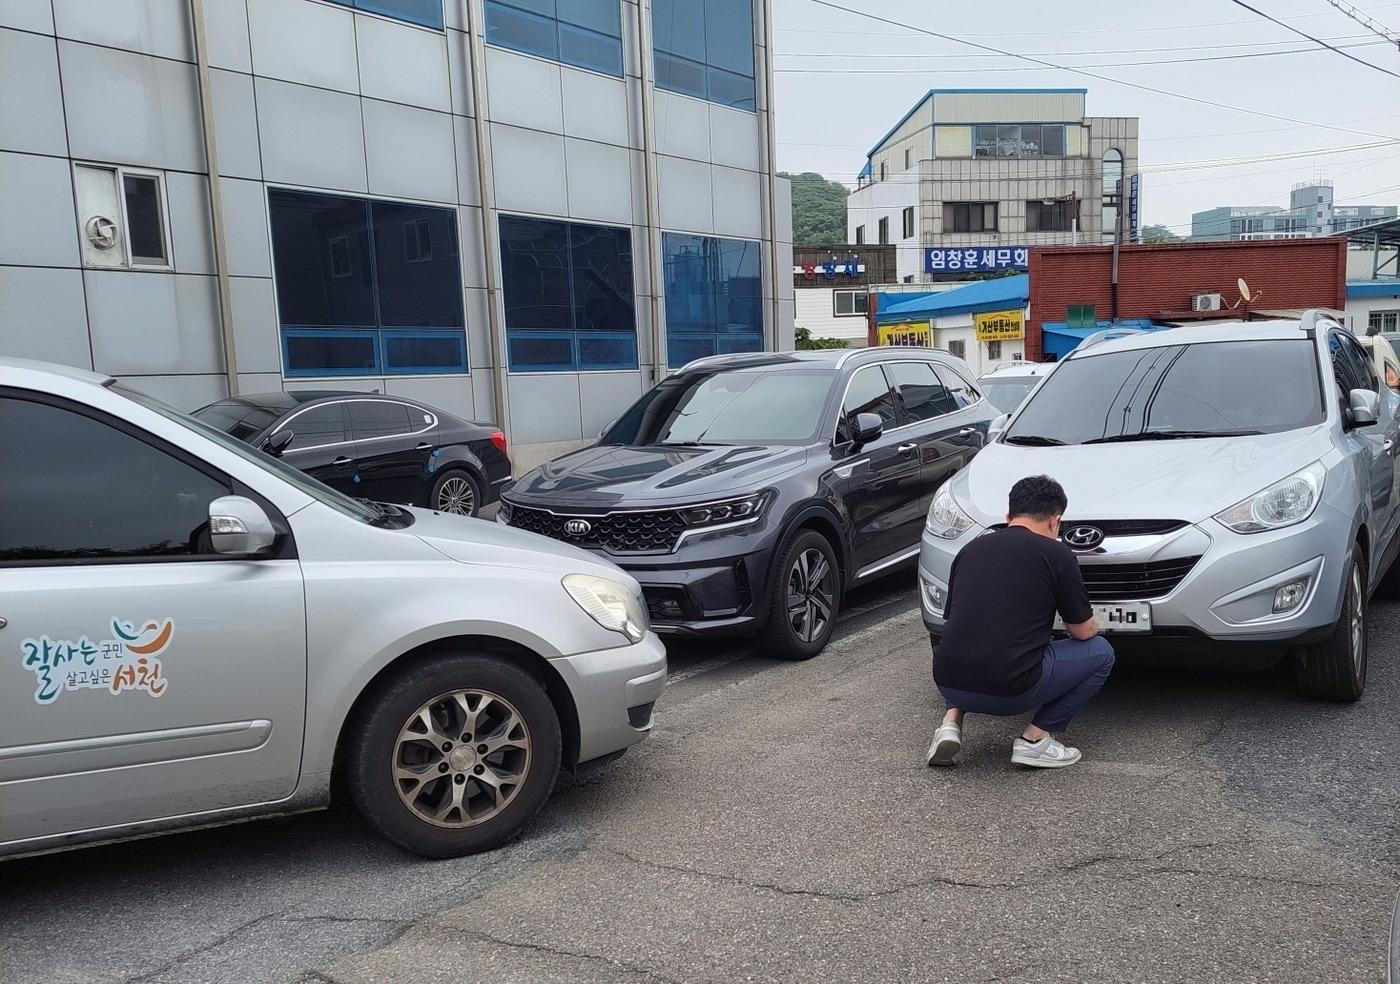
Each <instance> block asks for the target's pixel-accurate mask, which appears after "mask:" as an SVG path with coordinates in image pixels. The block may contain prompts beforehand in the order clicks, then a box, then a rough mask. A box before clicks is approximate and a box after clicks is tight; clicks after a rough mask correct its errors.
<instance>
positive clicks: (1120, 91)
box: [773, 0, 1400, 234]
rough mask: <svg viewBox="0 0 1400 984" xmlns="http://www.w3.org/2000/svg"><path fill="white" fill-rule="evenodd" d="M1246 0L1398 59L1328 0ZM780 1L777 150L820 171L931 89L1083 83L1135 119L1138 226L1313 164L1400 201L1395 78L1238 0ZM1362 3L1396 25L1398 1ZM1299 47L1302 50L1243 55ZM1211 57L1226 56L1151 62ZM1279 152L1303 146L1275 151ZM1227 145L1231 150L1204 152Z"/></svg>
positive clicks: (1265, 193)
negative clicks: (1007, 54) (989, 50)
mask: <svg viewBox="0 0 1400 984" xmlns="http://www.w3.org/2000/svg"><path fill="white" fill-rule="evenodd" d="M1249 2H1250V4H1251V6H1253V7H1256V8H1258V9H1259V10H1262V11H1264V12H1266V13H1269V14H1271V15H1273V16H1274V17H1277V18H1279V19H1280V20H1284V21H1287V22H1288V23H1290V24H1292V25H1294V26H1296V27H1297V28H1299V29H1300V30H1302V31H1306V32H1307V33H1308V34H1311V35H1314V36H1315V37H1318V38H1322V39H1324V40H1327V41H1328V42H1330V43H1332V44H1335V45H1337V46H1339V47H1344V48H1345V50H1346V51H1348V52H1349V53H1350V54H1353V55H1355V56H1357V57H1359V58H1362V59H1364V60H1366V61H1369V62H1373V63H1374V64H1376V65H1379V66H1381V67H1383V68H1386V69H1389V70H1390V71H1392V72H1396V73H1397V74H1400V50H1398V49H1397V48H1396V46H1395V45H1391V44H1387V43H1386V42H1385V41H1383V40H1382V39H1381V38H1379V37H1377V36H1376V35H1374V34H1371V33H1368V32H1367V30H1366V29H1365V28H1364V27H1363V26H1362V25H1360V24H1358V23H1356V22H1355V21H1353V20H1351V19H1350V18H1348V17H1347V16H1346V15H1344V14H1343V13H1341V12H1340V11H1338V10H1336V9H1335V8H1334V7H1332V6H1331V5H1330V4H1329V3H1328V2H1327V0H1249ZM773 6H774V28H775V31H776V39H775V42H774V49H775V51H776V53H777V58H776V60H775V65H776V69H777V75H776V83H775V84H776V87H777V109H778V115H777V121H778V126H777V139H778V165H779V167H780V168H781V169H783V170H786V171H817V172H820V173H821V174H824V175H826V176H827V177H829V178H832V179H834V180H837V181H840V182H842V183H843V184H847V185H854V183H855V176H856V172H858V171H859V170H860V168H861V167H862V166H863V165H864V163H865V153H866V151H868V150H869V149H870V146H871V144H873V143H874V142H875V141H876V140H878V139H879V138H880V137H881V136H883V135H884V133H885V131H886V130H888V129H889V128H890V127H891V126H893V125H894V123H895V122H896V121H897V120H898V119H899V118H900V117H901V116H902V115H903V114H904V113H905V112H906V111H907V110H908V109H909V108H910V107H911V106H912V105H913V104H914V103H915V102H916V101H917V100H918V99H919V98H920V96H922V95H923V93H924V92H926V91H927V90H928V89H930V88H983V87H986V88H993V87H995V88H1002V87H1011V88H1024V87H1056V88H1059V87H1075V88H1080V87H1082V88H1086V89H1088V90H1089V92H1088V97H1087V111H1088V114H1089V115H1090V116H1137V117H1139V118H1140V119H1141V129H1140V135H1141V142H1140V144H1139V149H1140V153H1141V159H1142V170H1143V179H1142V180H1143V211H1144V216H1143V222H1144V224H1147V223H1154V224H1156V223H1160V224H1164V225H1168V226H1171V227H1173V231H1175V232H1178V233H1183V234H1184V233H1188V232H1189V231H1190V222H1191V213H1192V212H1194V211H1198V210H1200V209H1205V208H1213V207H1215V206H1217V205H1282V206H1286V205H1287V203H1288V191H1289V189H1290V188H1291V187H1292V186H1293V184H1295V183H1296V182H1299V181H1306V180H1311V179H1313V178H1316V177H1325V178H1331V179H1332V180H1333V181H1334V183H1335V185H1336V196H1337V199H1336V200H1337V203H1338V204H1392V203H1397V202H1400V78H1394V77H1392V76H1389V75H1385V74H1382V73H1381V72H1378V71H1375V70H1373V69H1370V68H1366V67H1364V66H1362V65H1358V64H1356V63H1355V62H1352V61H1350V60H1348V59H1346V58H1344V57H1342V56H1341V55H1339V54H1336V53H1335V52H1332V51H1328V50H1326V49H1324V48H1320V47H1318V46H1317V45H1315V44H1313V43H1312V42H1310V41H1307V40H1305V39H1304V38H1301V37H1299V36H1298V35H1296V34H1292V33H1291V32H1289V31H1288V30H1287V29H1285V28H1283V27H1280V26H1278V25H1276V24H1272V23H1270V22H1268V21H1267V20H1264V19H1262V18H1260V17H1258V16H1256V15H1255V14H1253V13H1251V12H1250V11H1248V10H1246V9H1244V8H1243V7H1240V6H1237V5H1236V4H1235V3H1233V2H1232V0H1173V2H1171V3H1149V2H1146V0H1119V2H1116V3H1109V2H1106V0H1060V2H1054V3H1046V2H1044V0H963V2H955V0H843V2H842V3H841V4H840V6H841V7H842V8H843V9H840V10H836V9H832V8H830V7H825V6H821V5H819V4H818V3H816V2H814V0H773ZM1355 6H1357V7H1359V8H1363V9H1364V10H1365V11H1366V12H1368V13H1369V14H1370V15H1371V16H1372V17H1373V18H1374V19H1375V20H1376V21H1378V22H1379V23H1380V24H1381V25H1383V26H1385V27H1386V28H1389V29H1391V30H1395V31H1400V2H1396V0H1357V2H1356V4H1355ZM858 10H859V11H867V12H870V13H873V14H878V15H879V16H881V17H887V18H890V19H892V20H897V21H902V22H905V23H908V24H911V25H916V26H919V27H924V28H927V29H929V30H934V31H938V32H940V33H943V34H948V35H952V36H954V37H958V38H964V39H966V40H969V41H974V42H977V43H980V44H986V45H991V46H993V47H997V48H1002V49H1005V50H1008V51H1013V52H1017V53H1021V54H1035V55H1038V56H1039V57H1042V58H1044V59H1045V60H1047V61H1051V62H1054V63H1056V64H1060V65H1066V66H1086V67H1087V66H1090V65H1094V66H1112V67H1095V68H1089V69H1087V70H1088V71H1092V72H1094V73H1095V74H1097V75H1102V76H1106V77H1108V78H1112V79H1120V80H1123V81H1125V82H1131V83H1136V84H1138V85H1145V86H1151V87H1153V88H1156V89H1163V90H1167V91H1169V92H1173V93H1179V94H1182V95H1187V96H1192V97H1195V98H1198V99H1205V100H1210V101H1212V102H1217V103H1222V104H1228V105H1230V106H1236V107H1239V108H1240V109H1241V110H1251V111H1256V112H1259V113H1265V114H1272V115H1273V116H1275V117H1290V118H1291V119H1293V120H1297V121H1300V123H1294V122H1288V121H1286V120H1279V119H1271V118H1269V116H1260V115H1254V113H1251V112H1244V111H1233V110H1230V109H1225V108H1216V107H1213V106H1208V105H1202V104H1200V103H1193V102H1190V101H1188V100H1185V99H1180V98H1174V97H1173V96H1168V95H1159V94H1156V93H1153V92H1144V91H1142V90H1140V89H1134V88H1132V87H1130V86H1127V85H1121V84H1118V83H1116V82H1109V81H1101V80H1099V79H1095V78H1089V77H1086V76H1083V75H1078V74H1075V73H1073V72H1066V71H1056V70H1052V69H1043V68H1040V67H1038V66H1033V65H1030V64H1029V63H1027V62H1023V61H1019V60H1017V59H1012V58H1003V57H1000V56H997V55H988V54H986V53H983V52H979V51H977V50H975V49H973V48H970V47H967V46H965V45H961V44H957V43H954V42H951V41H945V40H941V39H939V38H934V37H929V36H927V35H923V34H917V33H914V32H910V31H907V30H903V29H900V28H897V27H892V26H890V25H887V24H882V23H879V22H876V21H872V20H869V19H867V18H864V17H861V16H860V15H859V14H858V13H855V11H858ZM1372 42H1374V43H1372ZM1351 45H1361V46H1359V47H1347V46H1351ZM1300 48H1301V49H1308V50H1306V51H1304V52H1300V53H1293V54H1277V55H1270V56H1268V57H1240V56H1241V55H1247V54H1252V53H1256V52H1265V51H1280V50H1285V51H1287V50H1291V49H1300ZM1148 49H1158V50H1155V51H1154V50H1148ZM1162 49H1167V50H1162ZM823 56H824V57H823ZM831 56H835V57H831ZM1218 56H1224V57H1218ZM1206 57H1211V58H1217V60H1212V61H1198V62H1193V63H1185V64H1165V65H1164V64H1158V65H1151V64H1145V63H1147V62H1151V61H1158V60H1164V59H1180V58H1206ZM1114 63H1118V64H1114ZM1123 63H1126V64H1123ZM1318 124H1325V126H1323V125H1318ZM1328 127H1334V128H1335V129H1328ZM1348 130H1350V131H1357V132H1346V131H1348ZM1284 154H1299V155H1302V154H1306V155H1307V156H1298V157H1294V158H1289V159H1278V158H1277V155H1284ZM1261 157H1262V158H1265V159H1263V160H1260V159H1258V158H1261ZM1270 157H1274V158H1275V159H1272V160H1270V159H1268V158H1270ZM1222 160H1225V161H1232V162H1233V163H1228V164H1225V165H1219V164H1216V165H1215V166H1211V167H1200V166H1199V165H1200V164H1201V163H1202V162H1219V161H1222Z"/></svg>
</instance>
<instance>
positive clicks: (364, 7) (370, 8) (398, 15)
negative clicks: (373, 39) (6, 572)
mask: <svg viewBox="0 0 1400 984" xmlns="http://www.w3.org/2000/svg"><path fill="white" fill-rule="evenodd" d="M330 2H331V3H333V4H336V5H337V6H340V7H349V8H350V9H351V10H358V11H359V12H360V13H362V14H375V15H377V16H379V17H384V18H387V19H388V20H392V21H398V22H400V23H402V24H412V25H414V26H415V27H426V28H428V29H430V30H433V31H439V32H440V31H442V30H443V28H444V23H443V17H442V4H441V3H435V4H433V7H434V9H435V11H436V13H437V16H436V18H433V17H429V18H427V19H423V18H419V17H415V16H413V15H412V14H410V13H407V12H405V11H403V10H397V9H395V7H394V4H393V2H392V0H330Z"/></svg>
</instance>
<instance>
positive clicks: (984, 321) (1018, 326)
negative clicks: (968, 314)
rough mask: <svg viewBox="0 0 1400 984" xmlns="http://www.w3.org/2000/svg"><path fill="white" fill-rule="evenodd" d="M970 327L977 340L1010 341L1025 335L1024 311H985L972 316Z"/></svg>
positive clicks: (1018, 309)
mask: <svg viewBox="0 0 1400 984" xmlns="http://www.w3.org/2000/svg"><path fill="white" fill-rule="evenodd" d="M972 327H973V328H974V329H975V330H976V332H977V340H978V341H979V342H1012V341H1015V340H1017V339H1018V338H1022V337H1024V336H1025V321H1024V312H1023V311H1022V310H1021V309H1020V308H1017V309H1015V310H1014V311H987V312H985V313H983V314H974V315H973V316H972Z"/></svg>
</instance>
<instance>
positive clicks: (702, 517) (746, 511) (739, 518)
mask: <svg viewBox="0 0 1400 984" xmlns="http://www.w3.org/2000/svg"><path fill="white" fill-rule="evenodd" d="M767 501H768V494H767V493H766V492H759V493H757V494H756V495H749V496H745V497H744V498H742V499H725V500H723V501H722V502H706V503H702V504H701V505H698V506H684V507H682V508H681V509H679V510H677V511H678V512H679V513H680V514H681V519H683V520H685V525H686V528H687V529H692V530H693V529H704V528H705V527H706V526H721V525H726V524H729V523H741V522H752V521H753V520H756V519H758V517H759V514H760V513H762V512H763V507H764V505H765V504H766V503H767Z"/></svg>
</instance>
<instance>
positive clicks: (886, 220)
mask: <svg viewBox="0 0 1400 984" xmlns="http://www.w3.org/2000/svg"><path fill="white" fill-rule="evenodd" d="M876 229H877V230H878V232H879V237H878V240H877V241H878V242H879V244H880V245H881V246H888V245H889V242H890V217H889V216H888V215H886V216H883V217H882V218H881V219H880V221H879V223H878V224H877V226H876Z"/></svg>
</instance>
